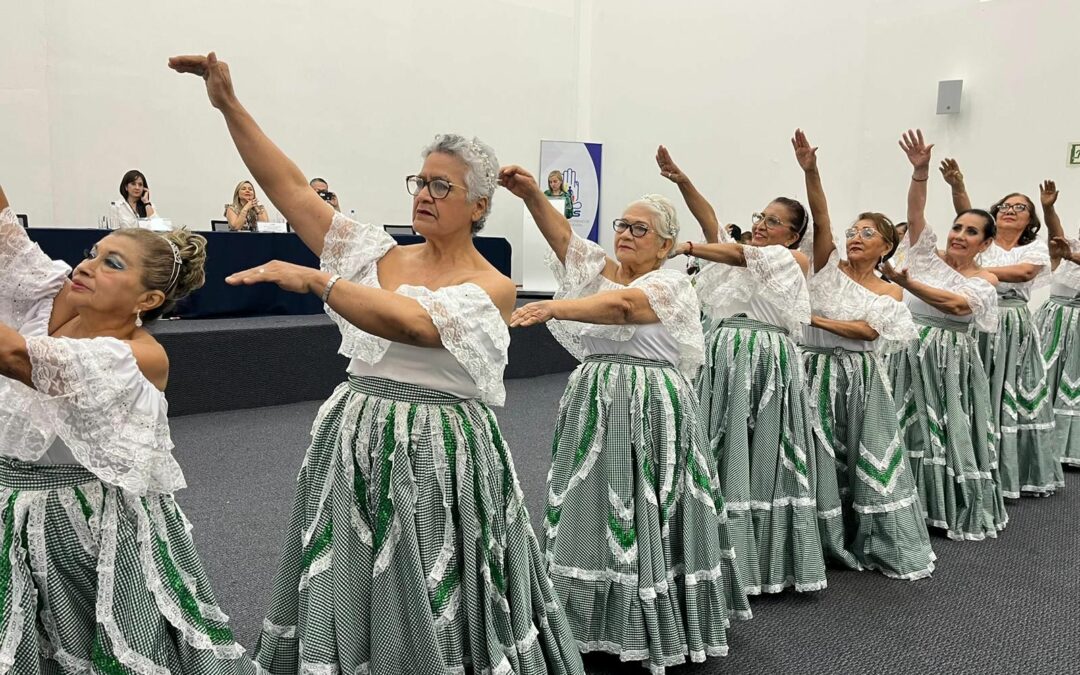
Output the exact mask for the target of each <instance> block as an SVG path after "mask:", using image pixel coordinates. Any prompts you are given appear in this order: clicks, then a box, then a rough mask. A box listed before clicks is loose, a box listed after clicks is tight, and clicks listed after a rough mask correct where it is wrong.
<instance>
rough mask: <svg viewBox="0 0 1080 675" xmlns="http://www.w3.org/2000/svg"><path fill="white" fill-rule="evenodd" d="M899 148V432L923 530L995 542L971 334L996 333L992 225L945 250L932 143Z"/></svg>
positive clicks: (981, 222) (980, 375) (993, 461)
mask: <svg viewBox="0 0 1080 675" xmlns="http://www.w3.org/2000/svg"><path fill="white" fill-rule="evenodd" d="M900 147H901V148H902V149H903V151H904V153H905V154H906V155H907V158H908V160H909V161H910V162H911V165H912V168H913V173H912V175H911V183H910V186H909V187H908V206H907V216H908V233H907V238H906V239H905V240H904V241H903V242H901V245H900V248H901V251H903V252H905V253H906V255H905V256H904V262H905V265H906V267H904V268H903V269H896V268H893V267H892V266H891V265H889V264H888V263H886V264H885V265H884V266H883V271H884V273H885V275H886V277H888V278H889V279H890V280H891V281H893V282H894V283H896V284H898V285H899V286H901V287H902V288H903V289H904V290H905V291H906V292H905V294H904V302H905V303H906V304H907V306H908V309H910V310H911V314H912V317H913V318H914V319H915V323H916V324H918V326H919V337H918V339H915V340H912V341H910V342H909V343H908V345H907V347H906V349H904V351H902V352H899V353H897V354H894V355H893V356H892V357H891V359H890V363H889V374H890V379H891V380H892V383H893V398H894V399H895V400H896V405H897V410H898V413H899V416H900V432H901V433H902V434H903V439H904V446H905V447H906V449H907V454H908V460H909V462H910V464H911V470H912V473H913V474H914V475H915V481H916V483H917V485H918V488H919V502H920V503H921V504H922V508H923V509H924V511H925V514H926V523H927V525H930V526H932V527H936V528H940V529H943V530H945V533H946V535H947V536H948V537H949V538H950V539H956V540H980V539H985V538H986V537H996V536H997V533H998V531H999V530H1002V529H1004V528H1005V525H1006V523H1007V522H1008V516H1007V515H1006V513H1005V502H1004V499H1003V497H1002V492H1001V485H1000V482H999V478H998V457H997V453H996V452H995V449H994V425H993V413H992V410H991V405H990V384H989V382H988V381H987V378H986V372H985V371H984V370H983V367H982V363H981V361H980V360H979V350H978V345H977V343H976V341H975V338H974V336H973V334H972V328H974V329H976V330H980V331H986V332H991V333H992V332H994V331H996V330H997V328H998V305H997V291H996V290H995V288H994V287H995V286H996V285H997V277H995V276H994V274H993V273H991V272H989V271H988V270H985V269H983V268H981V267H980V266H979V263H978V256H979V254H980V253H983V252H984V251H986V250H987V249H988V248H989V247H990V245H991V244H993V241H994V235H995V234H996V226H995V224H994V217H993V216H991V215H990V214H989V213H987V212H986V211H982V210H980V209H971V210H967V211H964V212H963V213H960V214H959V215H958V216H956V219H955V220H954V221H953V224H952V227H951V228H950V229H949V236H948V239H947V242H946V247H945V250H944V251H940V250H938V248H937V237H936V236H935V235H934V232H933V230H931V229H930V228H929V226H928V225H927V222H926V182H927V180H928V179H929V175H930V156H931V151H932V149H933V147H934V146H933V145H927V144H926V142H925V141H924V140H923V135H922V132H921V131H918V130H916V131H908V132H907V133H905V134H904V136H903V138H902V139H901V140H900Z"/></svg>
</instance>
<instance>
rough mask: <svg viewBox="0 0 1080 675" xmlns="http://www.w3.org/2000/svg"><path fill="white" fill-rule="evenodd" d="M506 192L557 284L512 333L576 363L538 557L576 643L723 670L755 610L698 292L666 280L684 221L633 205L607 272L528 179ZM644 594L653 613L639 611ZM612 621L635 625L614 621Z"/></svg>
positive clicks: (677, 276) (661, 209)
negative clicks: (552, 342) (534, 231)
mask: <svg viewBox="0 0 1080 675" xmlns="http://www.w3.org/2000/svg"><path fill="white" fill-rule="evenodd" d="M499 179H500V182H501V183H502V185H503V186H505V187H506V188H507V189H508V190H510V191H511V192H512V193H514V194H515V195H516V196H518V197H520V198H521V199H522V200H523V201H524V202H525V205H526V207H527V208H528V209H529V212H530V213H531V214H532V217H533V219H534V220H535V222H536V225H537V227H538V228H539V229H540V232H541V233H542V234H543V235H544V238H545V239H546V240H547V242H548V245H549V246H550V247H551V253H550V254H549V258H548V261H549V264H550V266H551V269H552V272H553V273H554V274H555V278H556V279H557V280H558V282H559V287H558V290H557V291H556V292H555V299H553V300H545V301H541V302H533V303H529V304H527V305H525V306H523V307H520V308H518V309H517V310H516V311H515V312H514V316H513V319H512V320H511V324H510V325H511V326H530V325H534V324H539V323H547V325H548V327H549V328H550V330H551V332H552V334H553V335H554V336H555V337H556V338H557V339H558V340H559V342H560V343H561V344H562V345H563V346H564V347H565V348H566V349H567V351H569V352H570V353H571V354H573V355H574V356H575V357H577V358H578V359H579V360H581V361H582V364H581V366H579V367H578V368H577V369H576V370H575V371H574V372H573V374H572V375H571V376H570V381H569V383H568V384H567V386H566V393H564V394H563V397H562V403H561V404H560V406H559V416H558V419H557V420H556V422H555V429H556V432H555V442H554V455H553V457H552V466H551V471H550V473H549V474H548V506H547V514H546V515H547V519H546V520H545V524H546V526H547V527H546V535H547V536H546V538H545V546H544V549H545V551H546V552H547V556H548V560H549V561H550V571H551V575H552V577H553V578H554V582H555V587H556V588H557V589H558V591H559V597H560V599H561V600H562V602H563V605H564V606H565V607H566V613H567V616H568V618H569V619H570V625H571V628H572V629H573V630H574V637H575V638H577V641H578V643H579V644H581V645H583V647H582V651H602V652H610V653H613V654H617V655H618V656H619V658H620V659H621V660H623V661H642V662H643V663H642V665H643V666H645V667H647V668H649V669H650V670H652V671H653V672H659V671H662V670H663V669H664V667H665V666H671V665H675V664H678V663H681V662H682V661H683V660H684V658H685V656H684V655H689V658H690V660H692V661H703V660H705V658H706V657H707V656H721V655H724V654H726V653H727V649H728V647H727V637H726V634H725V630H724V628H725V626H726V624H727V622H728V616H729V614H731V613H736V614H738V616H740V617H741V618H750V606H749V603H748V602H747V600H746V592H745V590H744V588H743V583H742V580H741V579H740V578H739V577H738V568H737V567H736V566H735V565H734V564H733V563H732V557H734V553H733V551H732V550H731V548H730V544H729V543H728V539H729V537H728V533H727V514H726V512H725V509H724V506H723V504H724V499H723V496H722V495H721V492H720V483H719V480H718V479H717V475H716V460H715V458H714V457H713V456H712V453H711V451H710V449H709V442H708V438H707V436H706V433H705V432H706V429H705V427H704V425H703V424H702V421H701V414H700V411H699V409H698V402H697V394H696V392H695V390H694V385H693V380H694V378H695V377H697V372H698V370H699V369H700V368H701V364H702V363H704V361H705V343H704V338H703V337H702V333H701V323H700V320H699V315H700V311H701V310H700V307H699V305H698V302H697V296H696V295H695V294H694V289H693V286H692V285H691V283H690V278H689V277H688V276H687V275H685V274H683V273H681V272H677V271H675V270H671V269H664V267H663V265H664V263H665V262H666V261H667V259H668V254H669V253H670V252H671V249H672V247H673V246H674V244H675V242H676V241H677V240H678V236H679V221H678V217H677V215H676V213H675V207H674V206H673V205H672V204H671V201H670V200H668V199H667V198H665V197H663V196H660V195H646V196H644V197H642V198H641V199H639V200H637V201H635V202H633V203H631V204H629V205H628V206H627V207H626V209H625V210H624V211H623V214H622V216H621V217H620V218H618V219H617V220H615V221H614V223H613V226H614V229H615V256H614V258H611V257H609V256H608V255H607V254H606V253H605V252H604V250H603V249H602V248H600V246H599V245H597V244H595V243H593V242H590V241H586V240H585V239H582V238H581V237H580V236H578V235H577V234H576V233H575V232H574V231H573V228H571V226H570V223H569V221H567V219H566V216H565V214H564V213H563V211H562V210H561V209H556V208H555V207H554V206H553V205H552V204H551V202H550V201H548V198H547V196H546V195H545V194H544V192H542V191H541V190H540V187H539V186H538V185H537V183H536V180H535V179H534V178H533V176H532V175H530V174H529V173H528V172H527V171H525V170H524V169H522V168H521V167H519V166H509V167H505V168H503V169H502V171H501V172H500V177H499ZM669 415H671V416H672V417H671V418H670V419H668V416H669ZM665 420H667V421H665ZM669 425H670V426H669ZM597 505H603V507H602V508H600V509H597ZM582 542H595V545H594V547H586V546H582ZM672 581H674V583H671V582H672ZM646 592H647V593H650V594H651V593H653V592H655V594H656V597H655V598H653V600H652V601H651V602H649V603H642V602H639V598H640V595H641V594H642V593H646ZM611 607H624V608H629V611H627V612H625V613H623V614H621V615H620V616H619V620H618V621H612V620H611V617H610V616H606V615H605V614H604V613H605V612H607V611H609V609H610V608H611ZM661 626H662V627H664V628H663V629H662V630H660V629H659V627H661ZM673 636H679V637H678V639H673Z"/></svg>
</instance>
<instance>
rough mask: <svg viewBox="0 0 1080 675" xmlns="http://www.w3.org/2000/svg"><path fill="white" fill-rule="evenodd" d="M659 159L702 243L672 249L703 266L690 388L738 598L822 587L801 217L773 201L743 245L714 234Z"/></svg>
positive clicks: (666, 156) (794, 207)
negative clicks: (804, 358)
mask: <svg viewBox="0 0 1080 675" xmlns="http://www.w3.org/2000/svg"><path fill="white" fill-rule="evenodd" d="M656 161H657V164H658V165H659V167H660V174H661V175H662V176H664V177H665V178H667V179H668V180H670V181H672V182H673V183H675V184H676V185H678V187H679V191H680V192H681V193H682V195H683V199H684V200H685V201H686V204H687V206H688V207H689V208H690V212H691V213H692V214H693V215H694V217H695V218H696V219H697V221H698V223H699V224H700V225H701V229H702V231H703V233H704V235H705V239H706V243H693V242H686V243H684V244H680V245H679V246H678V247H677V248H676V253H681V254H685V255H688V256H693V257H696V258H700V259H702V260H703V261H705V264H704V265H703V266H702V269H701V271H700V272H698V274H697V276H696V278H695V279H696V280H695V288H696V289H697V292H698V296H699V297H700V299H701V305H702V309H703V310H704V314H705V319H706V321H708V325H709V326H710V329H709V333H708V335H706V338H705V343H706V350H705V353H706V362H705V368H703V369H702V371H701V376H700V377H699V378H698V383H697V390H698V396H699V398H700V399H701V406H702V412H703V414H704V415H705V419H706V420H707V423H708V433H709V436H710V447H712V448H713V449H714V452H715V453H716V457H715V459H716V462H717V465H718V466H719V467H720V468H721V474H720V480H721V483H720V487H721V489H722V490H723V493H724V497H725V498H726V499H727V500H728V517H729V523H728V527H729V528H730V529H731V530H732V536H733V541H734V542H735V561H736V563H737V564H738V566H739V571H740V574H741V575H742V578H743V580H744V584H745V588H746V592H747V593H748V594H760V593H779V592H781V591H783V590H784V589H785V588H788V587H790V586H794V587H795V589H796V590H797V591H817V590H821V589H823V588H825V562H824V557H823V554H822V547H821V540H820V538H819V536H818V524H817V511H818V507H817V506H816V499H817V496H816V495H817V490H818V473H819V469H818V465H819V464H822V465H824V468H825V470H827V471H829V472H830V473H831V472H832V471H833V468H832V465H831V460H830V463H828V464H826V463H824V462H823V461H822V460H821V459H820V458H819V457H818V454H817V452H816V449H815V447H814V442H813V430H812V429H811V427H810V421H809V416H810V413H809V409H808V407H807V403H806V392H805V390H804V388H803V376H802V373H801V371H800V369H799V368H798V363H799V361H798V358H799V357H798V351H797V349H796V346H795V340H797V339H798V337H799V336H800V335H801V333H802V329H803V325H804V324H807V323H810V296H809V294H808V292H807V287H806V272H807V269H808V265H809V261H808V259H807V257H806V255H804V254H803V253H801V252H800V251H797V250H794V249H795V247H797V246H798V244H799V241H800V240H801V239H802V236H803V234H804V233H805V232H806V228H807V226H808V223H809V218H808V216H807V214H806V210H805V209H804V208H803V206H802V204H800V203H799V202H797V201H795V200H794V199H788V198H785V197H779V198H777V199H774V200H773V201H771V202H770V203H769V204H768V205H767V206H766V207H765V208H764V209H763V210H762V211H761V212H760V213H756V214H754V216H753V223H754V227H753V235H752V237H751V240H750V243H749V244H747V245H745V246H744V245H742V244H740V243H737V242H733V241H731V238H730V236H729V235H728V233H727V231H726V230H722V229H721V228H720V221H719V220H718V219H717V217H716V213H715V211H714V210H713V208H712V206H711V205H710V204H709V203H708V201H706V199H705V197H704V196H702V194H701V193H700V192H698V190H697V188H696V187H695V186H694V184H693V183H692V182H691V181H690V179H689V177H687V175H686V174H684V173H683V172H682V171H681V170H680V169H679V167H678V166H676V164H675V162H674V161H672V159H671V155H670V153H668V151H667V149H666V148H664V147H663V146H660V148H659V149H658V150H657V154H656ZM825 459H829V458H828V457H827V456H826V457H825Z"/></svg>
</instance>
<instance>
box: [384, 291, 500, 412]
mask: <svg viewBox="0 0 1080 675" xmlns="http://www.w3.org/2000/svg"><path fill="white" fill-rule="evenodd" d="M398 292H399V293H401V294H402V295H405V296H407V297H410V298H413V299H414V300H416V301H417V302H419V303H420V304H421V305H422V306H423V308H424V310H425V311H427V313H428V314H429V315H430V316H431V321H432V322H433V323H434V324H435V328H437V329H438V330H439V337H440V338H442V343H443V346H444V347H446V349H447V351H449V352H450V353H451V354H452V355H453V356H454V358H455V359H457V361H458V363H460V364H461V365H462V367H463V368H465V370H466V371H467V372H468V373H469V375H470V376H471V377H472V379H473V381H474V382H476V386H477V388H478V389H479V390H480V396H481V398H482V399H483V400H484V402H485V403H487V404H489V405H502V404H503V403H504V402H505V401H506V389H505V388H504V387H503V371H504V370H505V369H506V362H507V350H508V349H509V347H510V331H509V329H508V328H507V327H506V322H505V321H503V317H502V314H500V313H499V308H498V307H496V306H495V303H494V302H492V301H491V297H490V296H489V295H488V294H487V292H485V291H484V289H482V288H480V287H479V286H477V285H476V284H461V285H460V286H447V287H444V288H440V289H439V290H437V291H432V290H429V289H427V288H423V287H420V286H403V287H402V288H401V289H399V290H398Z"/></svg>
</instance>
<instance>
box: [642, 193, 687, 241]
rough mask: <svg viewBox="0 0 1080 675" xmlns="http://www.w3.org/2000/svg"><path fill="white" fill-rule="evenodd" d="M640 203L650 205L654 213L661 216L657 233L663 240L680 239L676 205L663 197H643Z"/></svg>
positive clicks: (652, 195)
mask: <svg viewBox="0 0 1080 675" xmlns="http://www.w3.org/2000/svg"><path fill="white" fill-rule="evenodd" d="M638 201H639V202H643V203H645V204H648V205H649V206H650V207H652V209H653V210H654V211H656V212H657V213H658V214H660V222H659V223H657V228H656V233H657V234H659V235H660V237H661V238H662V239H670V240H671V241H676V240H677V239H678V238H679V217H678V215H676V213H675V205H674V204H672V203H671V200H670V199H668V198H667V197H665V196H663V195H655V194H650V195H643V196H642V197H641V199H639V200H638Z"/></svg>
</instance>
